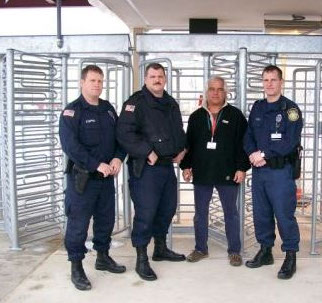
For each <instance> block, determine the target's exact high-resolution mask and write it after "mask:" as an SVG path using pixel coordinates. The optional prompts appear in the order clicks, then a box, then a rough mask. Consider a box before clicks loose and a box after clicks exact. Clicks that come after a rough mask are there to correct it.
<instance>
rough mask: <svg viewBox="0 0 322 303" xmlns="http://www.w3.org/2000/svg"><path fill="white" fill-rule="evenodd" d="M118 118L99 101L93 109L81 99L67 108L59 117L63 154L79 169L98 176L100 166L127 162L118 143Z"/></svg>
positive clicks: (92, 106) (107, 103) (109, 107)
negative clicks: (114, 160)
mask: <svg viewBox="0 0 322 303" xmlns="http://www.w3.org/2000/svg"><path fill="white" fill-rule="evenodd" d="M116 121H117V114H116V112H115V110H114V108H113V106H112V105H111V104H110V103H109V102H108V101H105V100H102V99H99V104H98V105H97V106H95V105H91V104H89V103H88V102H86V100H85V99H84V97H83V96H82V95H80V96H79V98H78V99H77V100H75V101H73V102H71V103H70V104H68V105H67V106H66V108H65V109H64V111H63V112H62V114H61V116H60V121H59V136H60V141H61V145H62V148H63V151H64V152H65V153H66V154H67V156H68V158H69V159H70V160H71V161H73V162H74V163H75V164H77V165H78V166H80V167H82V168H84V169H86V170H88V171H90V172H95V171H96V169H97V167H98V166H99V164H100V163H101V162H105V163H109V162H110V161H111V160H112V159H113V158H119V159H120V160H124V158H125V152H124V151H123V150H122V149H121V148H120V146H119V145H118V144H117V141H116V135H115V128H116Z"/></svg>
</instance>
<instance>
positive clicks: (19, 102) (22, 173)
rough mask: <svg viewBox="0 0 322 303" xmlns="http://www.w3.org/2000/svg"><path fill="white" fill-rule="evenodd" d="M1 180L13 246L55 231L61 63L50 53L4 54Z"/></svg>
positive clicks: (59, 200) (59, 213)
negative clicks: (5, 71) (47, 54)
mask: <svg viewBox="0 0 322 303" xmlns="http://www.w3.org/2000/svg"><path fill="white" fill-rule="evenodd" d="M6 64H7V79H8V81H7V99H6V100H5V102H4V111H3V117H4V118H3V119H4V132H3V137H4V138H3V141H2V142H3V147H4V158H3V162H4V165H3V177H4V180H6V182H5V183H4V185H3V192H4V199H3V203H4V214H5V221H6V222H5V226H6V230H7V232H8V234H9V236H10V238H11V241H12V243H13V248H17V247H18V246H19V245H20V244H23V243H27V242H30V241H34V240H38V239H42V238H46V237H50V236H53V235H57V234H59V233H61V230H62V223H63V222H64V212H63V187H62V181H63V180H62V176H63V174H62V172H63V166H62V151H61V147H60V144H59V139H58V120H59V114H60V112H61V110H62V80H61V78H62V75H61V72H62V63H61V59H60V58H55V57H53V56H51V57H47V56H34V55H28V54H24V53H21V52H18V51H8V53H7V62H6Z"/></svg>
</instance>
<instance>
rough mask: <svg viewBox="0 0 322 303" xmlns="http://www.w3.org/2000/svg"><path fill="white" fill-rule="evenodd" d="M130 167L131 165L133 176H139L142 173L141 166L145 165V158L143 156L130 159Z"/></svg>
mask: <svg viewBox="0 0 322 303" xmlns="http://www.w3.org/2000/svg"><path fill="white" fill-rule="evenodd" d="M131 161H132V167H133V176H134V177H136V178H140V177H141V175H142V171H143V167H144V165H145V162H146V159H144V158H135V159H132V160H131Z"/></svg>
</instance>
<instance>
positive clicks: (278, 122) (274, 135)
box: [271, 114, 282, 141]
mask: <svg viewBox="0 0 322 303" xmlns="http://www.w3.org/2000/svg"><path fill="white" fill-rule="evenodd" d="M281 122H282V115H281V114H278V115H276V118H275V129H276V131H275V133H272V134H271V140H272V141H279V140H282V134H281V133H280V132H279V128H280V126H281Z"/></svg>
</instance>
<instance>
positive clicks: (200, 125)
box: [180, 104, 250, 185]
mask: <svg viewBox="0 0 322 303" xmlns="http://www.w3.org/2000/svg"><path fill="white" fill-rule="evenodd" d="M217 117H218V121H217V126H216V129H215V132H214V136H213V142H216V149H208V148H207V144H208V142H210V141H211V138H212V133H211V122H210V117H209V113H208V111H207V110H206V109H205V108H203V107H201V108H199V109H197V110H196V111H195V112H193V113H192V114H191V116H190V117H189V121H188V129H187V145H188V153H187V154H186V155H185V157H184V159H183V161H182V162H181V164H180V167H181V169H185V168H192V174H193V183H194V184H202V185H214V184H227V185H230V184H231V185H233V184H236V183H235V182H234V181H233V179H234V176H235V173H236V171H237V170H240V171H247V170H248V169H249V168H250V164H249V161H248V157H247V155H246V153H245V152H244V150H243V136H244V133H245V131H246V128H247V121H246V119H245V117H244V115H243V114H242V112H241V111H240V110H239V109H237V108H236V107H234V106H232V105H229V104H227V105H226V106H224V107H223V108H222V109H221V110H220V112H219V113H218V116H217Z"/></svg>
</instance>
